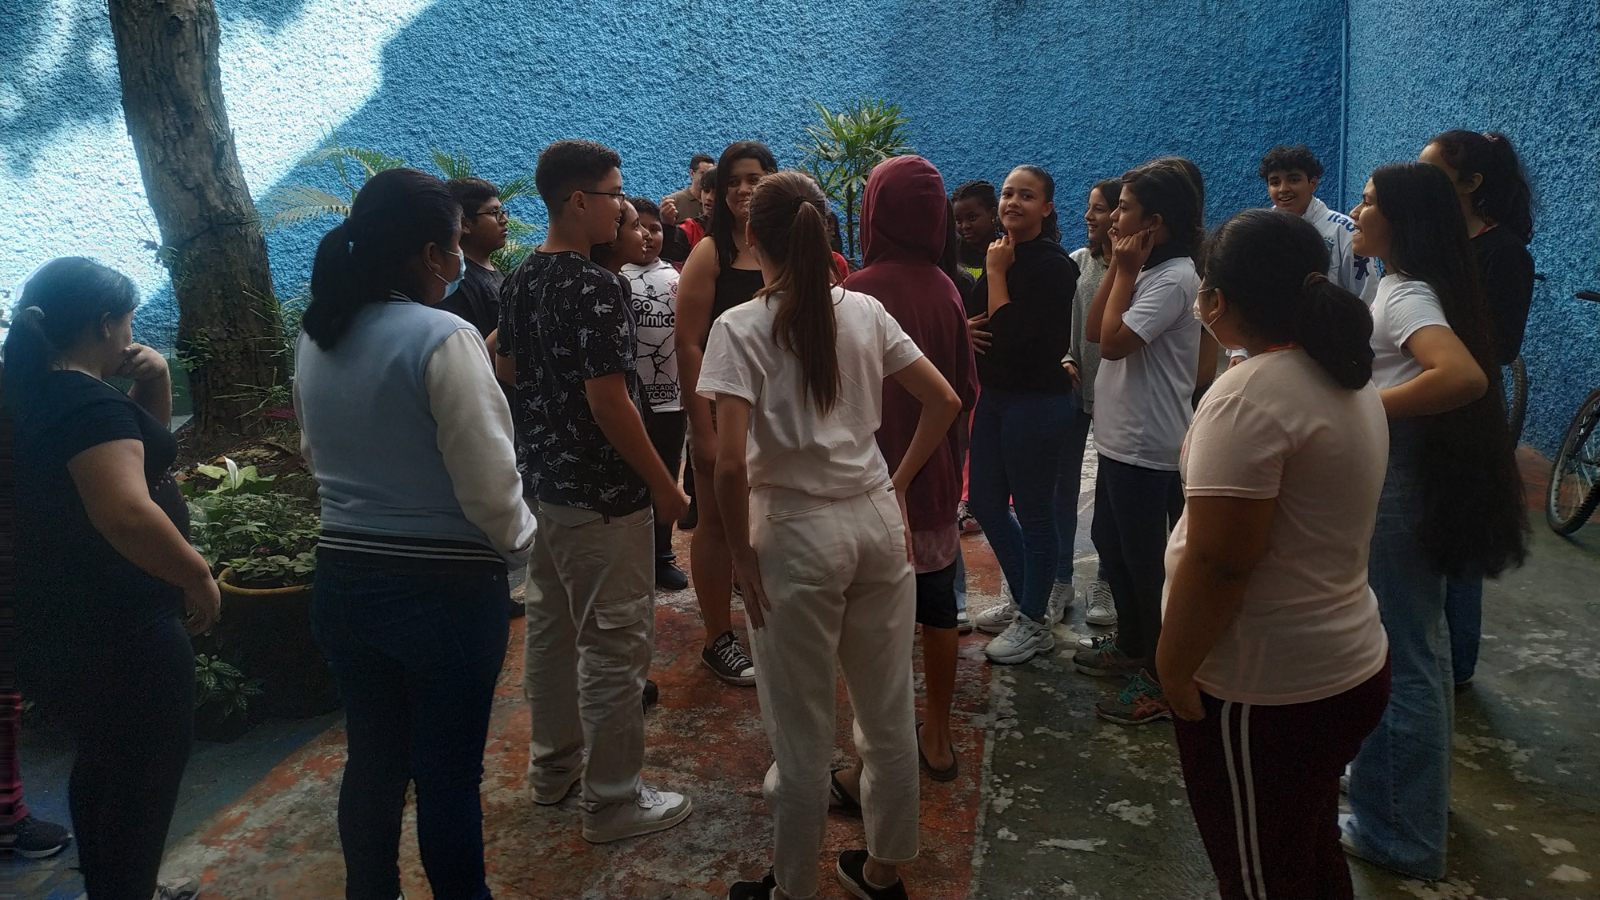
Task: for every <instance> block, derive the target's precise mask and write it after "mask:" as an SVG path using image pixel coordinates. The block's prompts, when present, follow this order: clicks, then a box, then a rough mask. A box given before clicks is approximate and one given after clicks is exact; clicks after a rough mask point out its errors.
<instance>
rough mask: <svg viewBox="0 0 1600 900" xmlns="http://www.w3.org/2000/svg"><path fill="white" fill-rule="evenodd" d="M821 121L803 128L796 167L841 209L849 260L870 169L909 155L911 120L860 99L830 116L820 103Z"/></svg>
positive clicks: (882, 104)
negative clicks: (858, 207)
mask: <svg viewBox="0 0 1600 900" xmlns="http://www.w3.org/2000/svg"><path fill="white" fill-rule="evenodd" d="M811 105H812V106H815V107H816V108H817V113H818V114H819V115H820V116H821V117H822V121H821V122H819V123H817V124H815V125H807V126H806V142H805V143H803V144H801V145H800V148H799V149H800V152H802V153H804V154H805V160H804V162H802V163H801V165H802V167H803V168H805V170H806V171H808V172H810V173H811V174H812V175H815V176H816V178H817V181H819V182H820V183H821V184H822V190H823V193H825V194H827V195H828V198H829V199H830V200H833V201H834V202H835V203H841V204H843V205H844V211H845V223H844V224H845V229H844V230H845V234H844V235H843V237H844V238H845V243H846V247H847V252H848V254H849V255H850V256H851V257H854V256H855V255H856V205H857V202H858V201H859V199H860V197H861V191H862V189H863V188H864V187H866V184H867V176H868V175H870V174H872V167H873V166H876V165H877V164H878V163H881V162H883V161H884V160H886V159H888V158H890V157H892V156H903V155H905V154H907V153H911V152H913V151H912V149H911V145H910V144H909V143H908V141H909V135H908V134H907V131H906V126H907V125H908V124H910V122H911V118H910V117H909V116H907V115H905V114H904V113H902V112H901V111H900V106H899V105H898V104H893V103H889V102H888V101H885V100H881V99H873V98H869V97H861V98H858V99H856V100H852V101H850V102H849V103H846V104H845V107H844V109H843V110H841V111H839V112H833V111H832V110H830V109H828V108H827V107H825V106H823V105H822V104H820V103H816V102H813V103H812V104H811Z"/></svg>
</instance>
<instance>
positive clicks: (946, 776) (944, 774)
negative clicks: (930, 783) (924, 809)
mask: <svg viewBox="0 0 1600 900" xmlns="http://www.w3.org/2000/svg"><path fill="white" fill-rule="evenodd" d="M950 749H951V753H950V765H949V767H947V768H943V769H935V768H934V767H933V764H932V763H930V762H928V758H927V757H926V756H923V755H922V723H921V722H918V723H917V759H918V760H919V761H921V763H922V771H924V772H927V773H928V777H929V778H932V779H933V780H934V781H955V780H956V779H957V778H959V777H961V757H960V756H958V755H957V754H956V753H955V748H954V747H951V748H950Z"/></svg>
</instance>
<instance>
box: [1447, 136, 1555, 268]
mask: <svg viewBox="0 0 1600 900" xmlns="http://www.w3.org/2000/svg"><path fill="white" fill-rule="evenodd" d="M1428 143H1430V144H1433V145H1435V146H1437V147H1438V148H1439V151H1440V152H1441V153H1443V154H1444V158H1445V161H1446V162H1448V163H1450V168H1452V169H1455V170H1456V173H1457V174H1458V175H1459V176H1460V177H1462V178H1471V177H1472V176H1473V175H1482V176H1483V183H1482V184H1479V185H1478V189H1477V190H1475V191H1473V192H1472V206H1473V208H1474V209H1476V210H1477V211H1478V215H1480V216H1482V217H1483V218H1485V219H1488V220H1489V221H1491V222H1493V223H1495V224H1496V225H1499V226H1501V227H1503V228H1506V229H1509V230H1510V231H1511V233H1512V234H1514V235H1516V236H1517V237H1519V238H1522V242H1523V243H1524V244H1526V243H1528V242H1529V241H1531V240H1533V191H1532V190H1531V189H1530V188H1529V187H1528V178H1527V176H1526V175H1524V174H1523V172H1522V161H1521V160H1520V159H1518V158H1517V149H1516V148H1515V147H1513V146H1511V139H1510V138H1508V137H1506V136H1505V135H1503V134H1501V133H1500V132H1498V131H1490V132H1488V133H1486V134H1479V133H1477V132H1476V131H1461V130H1456V131H1446V132H1445V133H1444V134H1440V135H1435V136H1434V138H1433V140H1431V141H1429V142H1428Z"/></svg>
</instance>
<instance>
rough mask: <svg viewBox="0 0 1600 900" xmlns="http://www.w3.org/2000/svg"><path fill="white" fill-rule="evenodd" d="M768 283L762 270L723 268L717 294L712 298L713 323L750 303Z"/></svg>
mask: <svg viewBox="0 0 1600 900" xmlns="http://www.w3.org/2000/svg"><path fill="white" fill-rule="evenodd" d="M766 283H767V282H766V279H765V278H763V277H762V275H761V270H760V269H735V268H734V267H732V266H723V267H722V271H720V272H718V273H717V289H716V293H715V294H713V295H712V297H711V321H712V322H713V323H715V322H716V321H717V319H718V318H719V317H721V315H722V314H723V313H725V312H727V311H728V310H730V309H733V308H734V307H735V306H738V305H739V304H741V303H746V302H749V300H750V298H751V297H754V296H755V295H756V291H759V290H761V289H762V288H763V287H765V286H766Z"/></svg>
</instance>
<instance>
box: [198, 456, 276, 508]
mask: <svg viewBox="0 0 1600 900" xmlns="http://www.w3.org/2000/svg"><path fill="white" fill-rule="evenodd" d="M194 470H195V472H196V473H198V474H200V475H204V476H206V477H207V478H215V479H216V480H217V486H216V487H214V488H211V489H210V490H208V491H206V494H207V495H208V496H212V497H215V496H220V495H223V494H265V493H267V492H268V491H270V490H272V483H273V482H274V481H277V480H278V476H276V475H262V474H261V473H260V472H259V471H257V470H256V467H255V466H244V467H243V468H240V466H239V464H238V463H236V462H234V461H233V460H232V459H230V458H228V457H226V456H224V457H223V458H222V465H220V466H195V467H194ZM178 489H179V491H180V492H182V494H183V495H184V496H185V497H190V498H193V497H194V496H196V495H197V494H198V493H199V491H200V488H199V486H198V485H196V484H195V483H194V480H193V479H190V480H188V481H185V482H184V483H183V484H182V485H180V486H179V488H178Z"/></svg>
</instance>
